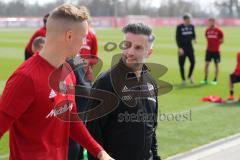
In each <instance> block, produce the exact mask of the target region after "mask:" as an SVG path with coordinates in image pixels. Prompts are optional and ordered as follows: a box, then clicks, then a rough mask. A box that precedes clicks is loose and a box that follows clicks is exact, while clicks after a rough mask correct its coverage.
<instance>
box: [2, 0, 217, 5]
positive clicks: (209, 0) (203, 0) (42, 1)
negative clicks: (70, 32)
mask: <svg viewBox="0 0 240 160" xmlns="http://www.w3.org/2000/svg"><path fill="white" fill-rule="evenodd" d="M2 1H4V2H10V1H14V0H2ZM25 1H26V2H28V3H30V4H34V3H36V2H38V3H39V4H40V5H43V4H46V3H49V2H54V1H56V0H40V1H39V0H25ZM69 1H74V0H69ZM75 1H76V0H75ZM152 1H153V5H157V6H158V5H159V3H161V1H163V0H152ZM187 1H194V0H187ZM198 1H199V2H200V3H201V5H203V6H207V5H208V4H209V3H212V2H213V1H214V0H198ZM143 2H144V0H143Z"/></svg>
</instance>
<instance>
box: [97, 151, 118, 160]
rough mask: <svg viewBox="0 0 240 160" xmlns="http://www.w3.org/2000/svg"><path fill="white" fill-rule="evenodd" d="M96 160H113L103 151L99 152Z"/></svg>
mask: <svg viewBox="0 0 240 160" xmlns="http://www.w3.org/2000/svg"><path fill="white" fill-rule="evenodd" d="M97 158H98V159H99V160H114V159H113V158H112V157H110V156H109V155H108V154H107V153H106V152H105V151H101V152H100V153H99V154H98V156H97Z"/></svg>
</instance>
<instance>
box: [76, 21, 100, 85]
mask: <svg viewBox="0 0 240 160" xmlns="http://www.w3.org/2000/svg"><path fill="white" fill-rule="evenodd" d="M88 25H89V28H88V34H87V36H86V39H85V41H84V42H83V45H82V47H81V50H80V51H79V53H80V55H81V57H82V58H84V59H85V60H86V61H87V64H88V65H87V66H86V68H85V71H86V80H87V81H89V82H92V81H93V70H92V67H93V66H94V65H95V64H97V62H98V42H97V37H96V34H95V33H94V31H93V29H92V28H91V21H90V20H88Z"/></svg>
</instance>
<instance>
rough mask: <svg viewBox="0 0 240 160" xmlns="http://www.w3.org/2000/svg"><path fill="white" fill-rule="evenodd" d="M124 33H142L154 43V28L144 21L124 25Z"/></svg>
mask: <svg viewBox="0 0 240 160" xmlns="http://www.w3.org/2000/svg"><path fill="white" fill-rule="evenodd" d="M122 32H123V33H125V34H126V33H133V34H142V35H146V36H148V41H149V42H150V43H152V42H153V41H154V39H155V37H154V35H153V34H152V29H151V28H150V27H149V26H148V25H146V24H143V23H130V24H128V25H126V26H125V27H123V29H122Z"/></svg>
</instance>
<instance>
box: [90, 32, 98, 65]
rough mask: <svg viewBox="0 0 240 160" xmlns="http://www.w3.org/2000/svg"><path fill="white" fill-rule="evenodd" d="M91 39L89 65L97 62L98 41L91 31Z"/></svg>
mask: <svg viewBox="0 0 240 160" xmlns="http://www.w3.org/2000/svg"><path fill="white" fill-rule="evenodd" d="M91 39H92V44H91V56H92V57H91V58H90V59H89V61H88V62H89V64H90V65H95V64H97V62H98V42H97V37H96V35H95V34H94V33H91Z"/></svg>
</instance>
